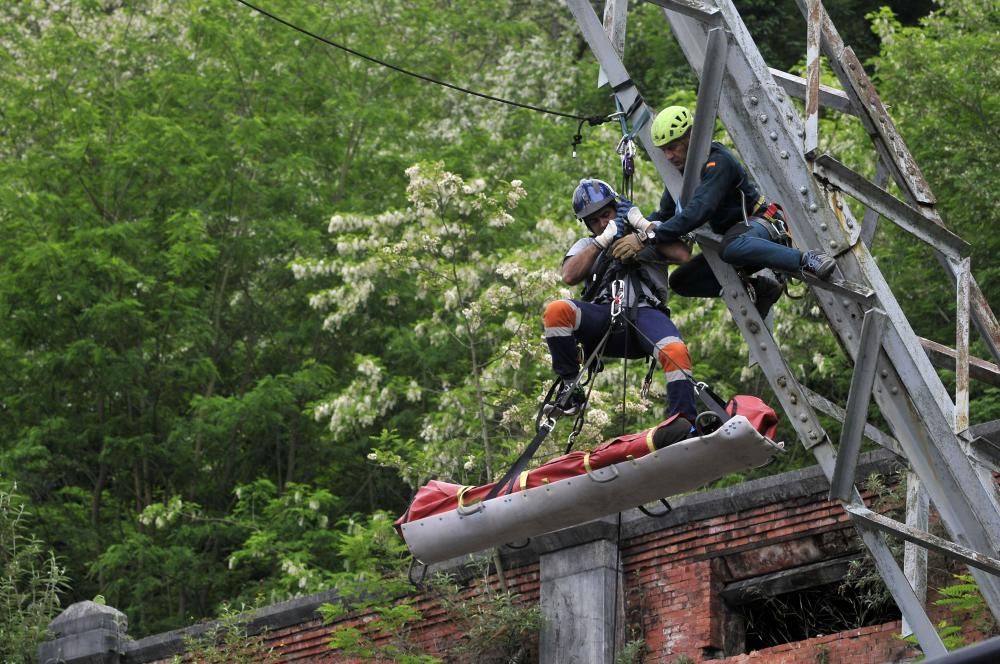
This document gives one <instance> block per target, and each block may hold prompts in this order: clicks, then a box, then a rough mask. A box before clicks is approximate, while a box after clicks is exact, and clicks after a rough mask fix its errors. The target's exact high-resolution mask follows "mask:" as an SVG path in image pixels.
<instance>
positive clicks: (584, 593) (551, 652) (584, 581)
mask: <svg viewBox="0 0 1000 664" xmlns="http://www.w3.org/2000/svg"><path fill="white" fill-rule="evenodd" d="M538 567H539V578H540V584H541V587H540V589H539V596H540V601H539V603H540V605H541V608H542V615H543V617H544V620H545V623H544V625H543V626H542V633H541V636H540V638H539V664H614V657H615V654H616V652H617V651H616V648H615V642H616V638H617V640H618V642H619V643H620V642H621V639H620V638H619V637H617V635H616V633H617V634H622V633H624V622H625V620H624V615H623V614H624V611H623V609H622V602H621V599H620V597H621V593H622V591H623V584H622V575H621V573H620V571H619V569H618V544H617V542H615V541H611V540H606V539H602V540H597V541H593V542H587V543H585V544H579V545H576V546H571V547H567V548H565V549H560V550H558V551H554V552H552V553H546V554H542V555H541V556H540V558H539V563H538Z"/></svg>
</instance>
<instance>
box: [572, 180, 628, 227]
mask: <svg viewBox="0 0 1000 664" xmlns="http://www.w3.org/2000/svg"><path fill="white" fill-rule="evenodd" d="M617 195H618V194H616V193H615V190H614V189H612V188H611V185H610V184H608V183H607V182H605V181H604V180H598V179H597V178H584V179H582V180H580V184H578V185H576V191H574V192H573V212H574V213H575V214H576V218H577V219H579V220H580V221H583V220H584V219H585V218H586V217H589V216H590V215H592V214H594V213H595V212H597V211H598V210H600V209H601V208H603V207H605V206H607V205H614V204H615V197H616V196H617Z"/></svg>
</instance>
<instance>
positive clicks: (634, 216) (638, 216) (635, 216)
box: [627, 206, 655, 237]
mask: <svg viewBox="0 0 1000 664" xmlns="http://www.w3.org/2000/svg"><path fill="white" fill-rule="evenodd" d="M627 219H628V223H629V224H630V225H631V226H632V228H634V229H635V230H637V231H639V235H642V236H644V237H645V236H648V235H649V232H650V230H651V229H652V228H655V227H654V226H653V222H651V221H650V220H648V219H646V218H645V217H644V216H642V212H640V211H639V208H637V207H635V206H632V208H630V209H629V211H628V216H627Z"/></svg>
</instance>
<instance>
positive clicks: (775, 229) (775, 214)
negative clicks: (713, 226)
mask: <svg viewBox="0 0 1000 664" xmlns="http://www.w3.org/2000/svg"><path fill="white" fill-rule="evenodd" d="M750 224H759V225H760V226H762V227H763V228H764V229H765V230H766V231H767V236H768V239H769V240H771V242H777V243H778V244H783V245H785V246H786V247H790V246H792V236H791V235H789V233H788V227H787V226H786V225H785V216H784V214H782V210H781V206H780V205H778V204H777V203H771V204H770V205H768V206H767V208H765V209H763V210H760V212H759V213H758V214H756V215H754V216H752V217H750V218H749V219H748V220H747V221H746V222H739V223H736V224H733V225H732V226H730V227H729V229H728V230H727V231H726V232H725V233H724V234H723V235H722V243H721V244H720V247H719V251H720V253H723V252H725V250H726V247H728V246H729V244H730V243H731V242H732V241H733V240H735V239H736V238H738V237H739V236H741V235H743V234H744V233H746V232H747V231H748V230H750Z"/></svg>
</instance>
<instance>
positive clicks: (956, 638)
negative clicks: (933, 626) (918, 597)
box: [906, 574, 1000, 650]
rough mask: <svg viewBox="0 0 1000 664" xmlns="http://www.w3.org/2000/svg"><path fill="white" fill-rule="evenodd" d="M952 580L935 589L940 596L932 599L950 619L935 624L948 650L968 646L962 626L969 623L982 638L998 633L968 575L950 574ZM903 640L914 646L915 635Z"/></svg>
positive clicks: (989, 612)
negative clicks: (953, 579)
mask: <svg viewBox="0 0 1000 664" xmlns="http://www.w3.org/2000/svg"><path fill="white" fill-rule="evenodd" d="M954 577H955V579H956V581H957V582H956V583H953V584H951V585H948V586H944V587H943V588H938V593H940V595H941V596H940V597H939V598H938V599H936V600H934V605H935V606H944V607H948V609H949V610H950V614H951V618H950V619H947V618H946V619H944V620H942V621H940V622H939V623H938V624H937V631H938V635H940V637H941V641H942V642H944V645H945V648H947V649H948V650H956V649H958V648H961V647H963V646H966V645H968V642H967V640H966V636H965V634H963V628H962V626H963V625H969V624H971V625H972V626H973V628H974V629H976V630H977V631H978V632H980V633H981V634H983V635H984V636H985V637H990V636H995V635H997V634H1000V626H998V624H997V621H996V618H994V617H993V613H992V611H990V607H989V605H987V604H986V600H985V599H983V595H982V593H980V592H979V587H978V586H977V585H976V582H975V580H974V579H973V577H972V575H971V574H956V575H954ZM906 640H907V641H909V642H910V643H913V644H915V645H916V643H917V641H916V637H915V636H912V635H911V636H909V637H907V638H906Z"/></svg>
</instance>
